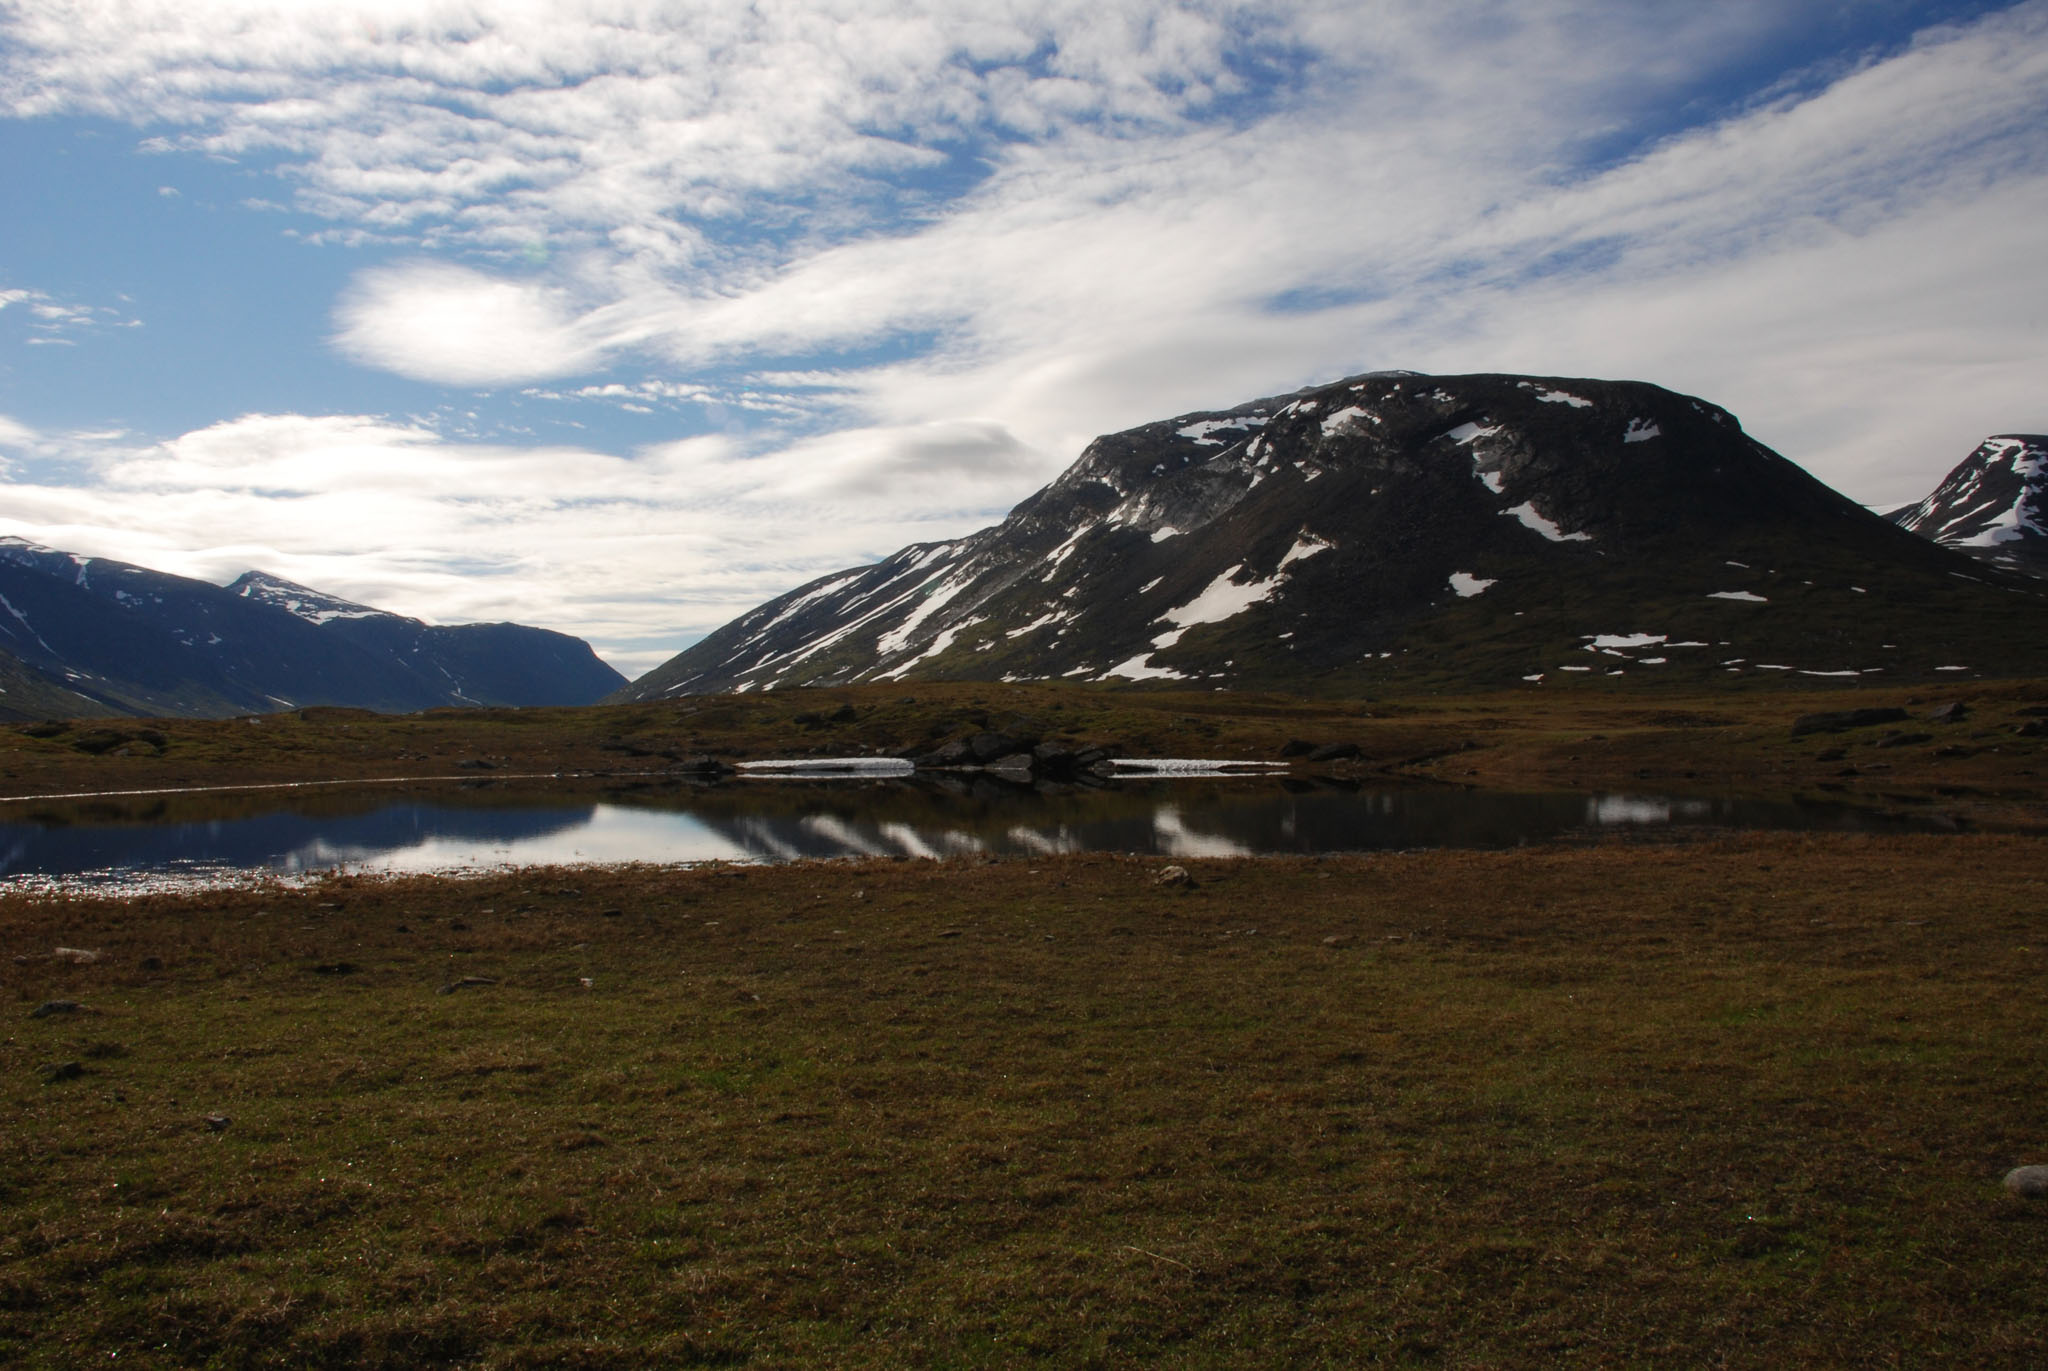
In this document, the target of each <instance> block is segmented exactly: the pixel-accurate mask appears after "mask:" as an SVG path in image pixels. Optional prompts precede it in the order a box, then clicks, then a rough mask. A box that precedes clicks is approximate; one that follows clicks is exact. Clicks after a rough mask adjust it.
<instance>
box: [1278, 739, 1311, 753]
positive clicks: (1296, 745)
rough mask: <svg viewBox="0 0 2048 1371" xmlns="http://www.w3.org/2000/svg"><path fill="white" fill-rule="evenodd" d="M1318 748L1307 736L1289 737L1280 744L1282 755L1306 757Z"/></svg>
mask: <svg viewBox="0 0 2048 1371" xmlns="http://www.w3.org/2000/svg"><path fill="white" fill-rule="evenodd" d="M1315 750H1316V745H1315V744H1314V743H1312V742H1310V741H1309V740H1308V739H1306V738H1289V739H1288V740H1287V741H1286V742H1284V743H1282V744H1281V745H1280V753H1279V755H1280V756H1282V757H1306V756H1308V754H1309V753H1311V752H1314V751H1315Z"/></svg>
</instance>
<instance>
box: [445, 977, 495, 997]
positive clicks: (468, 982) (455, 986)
mask: <svg viewBox="0 0 2048 1371" xmlns="http://www.w3.org/2000/svg"><path fill="white" fill-rule="evenodd" d="M496 984H497V982H496V981H494V980H492V979H491V978H490V977H489V976H464V977H463V978H462V979H461V980H459V981H450V982H449V983H448V984H447V985H444V986H442V987H441V993H442V994H443V995H453V994H454V993H455V992H456V991H458V990H474V989H477V988H479V987H482V986H487V985H496Z"/></svg>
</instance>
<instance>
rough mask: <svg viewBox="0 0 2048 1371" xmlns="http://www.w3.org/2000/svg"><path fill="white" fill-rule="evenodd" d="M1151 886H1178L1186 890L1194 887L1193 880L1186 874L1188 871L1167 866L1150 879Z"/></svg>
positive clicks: (1184, 868)
mask: <svg viewBox="0 0 2048 1371" xmlns="http://www.w3.org/2000/svg"><path fill="white" fill-rule="evenodd" d="M1152 884H1154V885H1166V886H1178V887H1180V888H1181V889H1183V890H1186V889H1191V888H1192V887H1193V886H1194V884H1195V878H1194V877H1193V876H1190V875H1189V874H1188V869H1187V868H1186V867H1184V866H1169V867H1163V868H1161V870H1160V872H1159V874H1158V875H1156V876H1154V877H1153V878H1152Z"/></svg>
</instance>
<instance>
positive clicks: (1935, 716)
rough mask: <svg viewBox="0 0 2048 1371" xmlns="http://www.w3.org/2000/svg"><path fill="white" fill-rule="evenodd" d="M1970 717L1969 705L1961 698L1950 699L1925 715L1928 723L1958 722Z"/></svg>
mask: <svg viewBox="0 0 2048 1371" xmlns="http://www.w3.org/2000/svg"><path fill="white" fill-rule="evenodd" d="M1969 717H1970V707H1969V706H1968V705H1966V704H1964V703H1963V702H1962V701H1961V700H1950V701H1949V702H1948V703H1947V704H1945V705H1943V706H1941V707H1940V708H1939V709H1936V710H1935V711H1934V712H1933V713H1931V714H1929V715H1928V716H1927V722H1928V723H1930V724H1959V723H1961V722H1962V721H1963V720H1965V719H1967V718H1969Z"/></svg>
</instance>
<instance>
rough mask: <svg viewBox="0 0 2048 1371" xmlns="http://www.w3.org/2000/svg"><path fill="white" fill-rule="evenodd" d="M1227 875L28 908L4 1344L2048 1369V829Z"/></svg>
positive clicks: (684, 874)
mask: <svg viewBox="0 0 2048 1371" xmlns="http://www.w3.org/2000/svg"><path fill="white" fill-rule="evenodd" d="M242 727H245V728H246V727H247V726H246V725H242ZM1188 865H1189V868H1190V870H1191V871H1192V874H1193V880H1194V884H1193V885H1192V887H1184V886H1176V885H1160V884H1157V883H1156V881H1155V877H1156V874H1157V872H1158V870H1159V867H1160V866H1161V863H1159V862H1156V861H1155V862H1134V861H1127V860H1123V859H1117V858H1109V857H1080V858H1066V859H1057V860H1043V861H1033V862H1029V863H1024V862H1003V863H973V864H967V863H948V864H936V863H925V862H901V863H877V864H867V865H845V864H835V865H829V866H827V865H795V866H788V867H781V868H765V869H764V868H754V869H735V868H723V869H720V868H711V869H694V870H654V869H623V870H603V871H590V870H585V871H573V872H570V871H550V872H525V873H520V874H516V875H511V876H505V877H501V878H491V879H487V880H481V881H475V882H456V881H448V880H403V881H390V882H376V881H368V880H359V879H348V878H340V879H335V880H330V881H327V882H323V883H320V884H318V885H315V886H313V887H310V888H307V889H303V890H287V889H257V890H247V891H236V892H225V893H219V894H212V895H204V896H182V897H169V896H155V897H149V898H143V899H137V900H130V901H116V900H100V899H90V898H82V897H81V898H66V899H40V900H30V899H26V898H22V897H19V896H14V897H7V898H4V899H0V944H4V948H5V951H6V952H7V954H8V956H7V958H6V959H4V960H0V976H4V978H5V984H4V989H0V1005H4V1013H5V1015H6V1016H7V1023H6V1026H5V1029H4V1035H5V1041H4V1044H0V1111H4V1116H5V1117H6V1118H7V1119H8V1121H9V1122H8V1125H7V1127H6V1129H5V1131H4V1133H0V1139H4V1142H0V1148H4V1151H0V1361H5V1362H7V1363H9V1364H11V1365H20V1366H24V1367H75V1366H80V1365H85V1364H89V1363H97V1364H103V1365H105V1364H114V1365H123V1366H126V1365H137V1364H139V1365H143V1366H169V1365H204V1366H218V1367H244V1366H249V1367H256V1366H291V1367H300V1366H394V1367H396V1366H417V1365H442V1364H448V1365H463V1366H479V1367H517V1366H527V1367H543V1366H545V1367H600V1366H602V1367H644V1366H651V1365H689V1364H720V1365H749V1366H763V1367H767V1366H775V1367H786V1366H850V1365H902V1366H919V1367H948V1366H988V1365H1026V1364H1045V1365H1057V1366H1120V1365H1167V1366H1247V1367H1250V1366H1257V1367H1266V1366H1275V1365H1292V1366H1358V1365H1440V1366H1490V1367H1506V1366H1548V1365H1554V1364H1577V1365H1598V1366H1648V1365H1691V1366H1704V1365H1711V1366H1759V1367H1761V1366H1785V1365H1816V1366H1829V1365H1834V1366H1859V1367H1864V1366H1925V1365H1977V1366H2015V1367H2018V1366H2032V1365H2039V1364H2041V1362H2042V1359H2043V1358H2044V1356H2048V1332H2044V1330H2048V1294H2044V1292H2043V1289H2042V1287H2041V1283H2040V1281H2039V1273H2040V1271H2041V1270H2042V1267H2043V1264H2044V1262H2048V1214H2044V1212H2043V1211H2042V1210H2041V1209H2039V1208H2035V1207H2029V1206H2027V1205H2024V1204H2022V1203H2021V1202H2019V1201H2016V1200H2012V1199H2009V1198H2008V1197H2007V1196H2005V1195H2004V1193H2003V1192H2002V1191H2001V1190H2000V1188H1999V1185H1998V1182H1999V1178H2000V1176H2001V1174H2002V1173H2003V1172H2004V1170H2005V1169H2006V1168H2008V1167H2011V1166H2013V1165H2016V1164H2019V1163H2022V1162H2037V1161H2048V1092H2044V1091H2043V1090H2042V1089H2041V1083H2040V1065H2039V1061H2040V1053H2039V1045H2040V1043H2041V1042H2042V1040H2043V1036H2044V1031H2048V1002H2044V1001H2043V999H2042V997H2041V995H2040V994H2039V986H2040V978H2041V966H2042V959H2043V957H2044V955H2048V863H2043V862H2042V861H2041V858H2040V843H2039V841H2038V840H2037V839H2031V838H2024V837H2014V836H2005V837H1987V836H1981V835H1978V836H1971V835H1963V836H1942V837H1915V838H1883V839H1878V838H1855V837H1840V836H1829V837H1791V836H1758V837H1743V838H1730V839H1726V840H1715V841H1708V842H1698V843H1692V844H1682V845H1638V844H1622V843H1612V844H1602V845H1597V846H1590V847H1576V848H1551V849H1541V850H1533V851H1525V852H1517V853H1498V854H1481V853H1421V854H1403V855H1396V856H1389V857H1382V858H1371V859H1363V858H1347V859H1331V860H1326V861H1295V860H1287V861H1263V862H1243V863H1210V864H1205V863H1189V864H1188ZM60 946H61V947H68V948H84V949H90V950H93V951H96V952H98V953H99V954H100V955H99V957H98V959H97V960H96V961H93V962H91V963H89V964H79V963H74V962H72V961H68V960H63V959H59V958H54V957H52V956H51V955H50V954H51V953H52V951H53V949H55V948H57V947H60ZM466 980H467V981H471V982H472V983H469V984H464V982H465V981H466ZM448 987H455V988H453V989H447V988H448ZM444 990H445V991H446V993H444ZM51 1000H68V1001H73V1002H76V1003H77V1004H78V1005H79V1006H80V1008H79V1009H78V1010H77V1011H76V1012H72V1013H51V1014H47V1015H45V1016H43V1017H33V1016H32V1011H34V1010H36V1009H37V1007H38V1006H39V1005H42V1004H43V1003H45V1002H47V1001H51Z"/></svg>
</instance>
